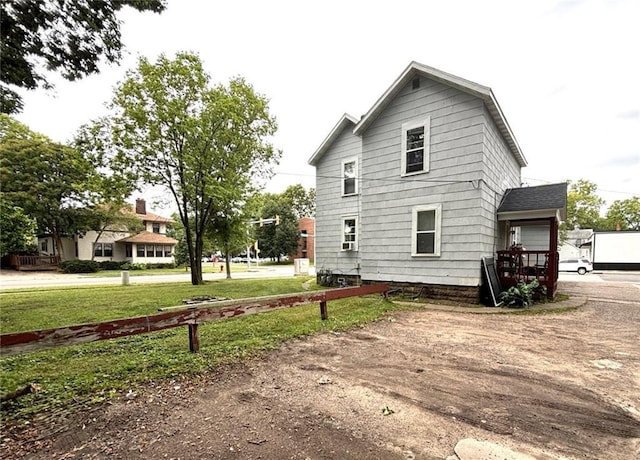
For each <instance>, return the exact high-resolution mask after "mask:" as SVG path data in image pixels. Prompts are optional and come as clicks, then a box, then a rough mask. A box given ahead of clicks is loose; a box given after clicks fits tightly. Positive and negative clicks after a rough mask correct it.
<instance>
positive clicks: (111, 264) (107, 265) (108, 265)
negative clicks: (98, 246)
mask: <svg viewBox="0 0 640 460" xmlns="http://www.w3.org/2000/svg"><path fill="white" fill-rule="evenodd" d="M122 265H123V264H122V262H116V261H115V260H104V261H102V262H98V266H99V267H100V270H120V269H121V268H122Z"/></svg>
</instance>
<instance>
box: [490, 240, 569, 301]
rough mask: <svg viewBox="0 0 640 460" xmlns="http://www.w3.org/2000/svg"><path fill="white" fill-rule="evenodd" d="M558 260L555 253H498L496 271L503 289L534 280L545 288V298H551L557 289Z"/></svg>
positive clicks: (510, 251) (512, 251)
mask: <svg viewBox="0 0 640 460" xmlns="http://www.w3.org/2000/svg"><path fill="white" fill-rule="evenodd" d="M558 259H559V256H558V253H557V252H555V251H525V250H522V251H521V250H507V251H498V257H497V259H496V271H497V272H498V278H499V279H500V283H501V284H502V287H503V289H505V288H508V287H511V286H515V285H516V284H517V283H518V282H520V281H524V282H526V283H529V282H531V281H533V280H534V279H535V280H538V282H539V283H540V284H541V285H542V286H545V287H546V288H547V296H548V297H550V298H553V296H554V295H555V292H556V289H557V287H558Z"/></svg>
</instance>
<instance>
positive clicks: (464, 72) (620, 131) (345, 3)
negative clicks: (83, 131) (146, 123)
mask: <svg viewBox="0 0 640 460" xmlns="http://www.w3.org/2000/svg"><path fill="white" fill-rule="evenodd" d="M120 18H121V19H122V21H123V26H122V33H123V42H124V43H125V46H126V48H127V50H128V55H127V57H126V58H125V59H124V60H123V62H122V64H121V65H120V66H119V67H111V68H109V67H105V68H104V69H103V71H102V72H101V73H100V74H99V75H96V76H92V77H89V78H86V79H84V80H82V81H79V82H74V83H69V82H65V81H63V80H60V79H57V78H52V81H53V82H54V83H55V84H56V89H55V90H54V91H45V90H37V91H35V92H29V93H26V95H25V110H24V112H23V113H22V114H21V115H19V116H18V117H17V118H18V119H19V120H20V121H22V122H23V123H25V124H27V125H28V126H29V127H30V128H31V129H32V130H35V131H38V132H42V133H44V134H46V135H48V136H50V137H51V138H53V139H54V140H56V141H61V142H63V141H66V140H68V139H70V138H71V137H72V135H73V133H74V132H75V131H76V130H77V128H78V127H79V126H80V125H81V124H83V123H86V122H88V121H89V120H91V119H92V118H95V117H97V116H99V115H102V114H104V112H105V109H104V103H105V102H106V101H107V100H109V98H110V97H111V95H112V91H113V87H114V85H116V83H117V82H119V81H120V80H121V79H122V78H123V75H124V72H125V71H126V70H127V69H131V68H133V67H135V65H136V62H137V58H138V56H145V57H147V58H149V59H150V60H155V59H156V58H157V57H158V56H159V55H160V54H161V53H164V54H166V55H167V56H169V57H173V56H174V54H175V53H176V52H178V51H194V52H197V53H198V54H199V55H200V57H201V58H202V60H203V62H204V65H205V69H206V70H207V71H208V72H209V73H210V75H211V76H212V78H213V80H214V81H215V82H217V83H226V82H227V81H228V80H229V78H231V77H233V76H243V77H245V78H246V79H247V81H248V82H249V83H251V84H252V85H253V86H254V88H255V89H256V90H257V91H258V92H260V93H262V94H264V95H266V96H267V97H268V98H269V99H270V101H271V103H270V109H271V113H272V114H273V115H275V116H276V118H277V120H278V124H279V130H278V133H277V135H276V136H275V138H274V144H275V145H276V147H278V148H280V149H282V150H283V152H284V153H283V158H282V161H281V163H280V165H279V166H278V167H277V171H278V173H279V174H278V175H277V176H276V177H275V178H274V179H273V180H272V181H271V182H270V183H269V185H268V188H267V190H268V191H272V192H281V191H282V190H284V188H286V186H288V185H290V184H296V183H301V184H303V185H304V186H305V187H314V186H315V177H314V174H315V171H314V168H312V167H311V166H309V165H307V160H308V158H309V157H310V156H311V155H312V154H313V152H314V151H315V150H316V148H317V147H318V146H319V145H320V143H321V142H322V141H323V139H324V138H325V137H326V136H327V134H328V133H329V132H330V130H331V128H333V126H334V125H335V123H336V122H337V121H338V120H339V118H340V117H341V115H342V114H343V113H345V112H347V113H349V114H351V115H353V116H355V117H357V118H359V117H360V116H361V115H363V114H364V113H366V112H367V111H368V110H369V108H370V107H371V106H372V105H373V104H374V103H375V101H376V100H377V99H378V98H379V97H380V96H381V95H382V93H383V92H384V91H385V90H386V89H387V88H388V87H389V86H390V85H391V84H392V83H393V82H394V80H395V79H396V78H397V77H398V76H399V75H400V74H401V72H402V71H403V70H404V69H405V67H406V66H407V65H408V64H409V63H410V62H411V61H418V62H420V63H422V64H425V65H428V66H431V67H435V68H438V69H440V70H443V71H446V72H449V73H453V74H455V75H457V76H460V77H463V78H466V79H468V80H472V81H474V82H477V83H480V84H482V85H486V86H489V87H491V88H492V89H493V91H494V94H495V96H496V98H497V100H498V102H499V104H500V106H501V107H502V110H503V112H504V114H505V116H506V118H507V120H508V122H509V124H510V125H511V128H512V130H513V132H514V134H515V136H516V139H517V140H518V142H519V144H520V147H521V148H522V151H523V152H524V154H525V156H526V158H527V160H528V162H529V166H528V167H527V168H525V169H524V170H523V174H522V177H523V181H524V182H525V183H526V184H529V185H539V184H543V183H554V182H561V181H564V180H566V179H570V180H578V179H580V178H585V179H589V180H591V181H593V182H595V183H596V184H597V185H598V191H599V194H600V195H601V196H602V197H603V198H605V199H606V200H607V201H609V202H611V201H612V200H616V199H626V198H631V196H633V195H634V194H635V195H640V179H639V178H640V58H639V56H640V1H638V0H609V1H605V0H565V1H555V0H482V1H479V0H439V1H436V0H420V1H418V0H415V1H414V0H394V1H388V0H379V1H377V2H372V1H350V0H338V1H334V0H322V1H317V2H309V1H293V0H292V1H265V0H262V1H260V0H245V1H243V0H228V1H213V0H169V1H168V9H167V10H166V11H165V12H164V13H162V14H161V15H155V14H152V13H137V12H133V11H124V12H123V13H122V14H121V15H120Z"/></svg>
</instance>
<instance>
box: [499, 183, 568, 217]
mask: <svg viewBox="0 0 640 460" xmlns="http://www.w3.org/2000/svg"><path fill="white" fill-rule="evenodd" d="M526 211H554V212H559V214H560V219H561V220H564V219H566V218H567V183H566V182H562V183H560V184H550V185H538V186H536V187H521V188H511V189H508V190H507V191H506V192H505V193H504V197H503V198H502V202H501V203H500V206H499V207H498V214H504V213H521V212H526Z"/></svg>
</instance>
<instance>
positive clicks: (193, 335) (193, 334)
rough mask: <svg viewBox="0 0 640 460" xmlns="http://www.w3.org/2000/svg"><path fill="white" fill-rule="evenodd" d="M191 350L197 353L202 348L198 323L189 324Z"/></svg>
mask: <svg viewBox="0 0 640 460" xmlns="http://www.w3.org/2000/svg"><path fill="white" fill-rule="evenodd" d="M188 326H189V351H190V352H191V353H197V352H198V350H200V337H198V324H197V323H193V324H189V325H188Z"/></svg>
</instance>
